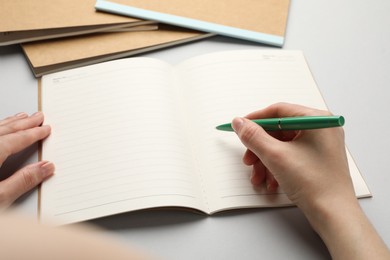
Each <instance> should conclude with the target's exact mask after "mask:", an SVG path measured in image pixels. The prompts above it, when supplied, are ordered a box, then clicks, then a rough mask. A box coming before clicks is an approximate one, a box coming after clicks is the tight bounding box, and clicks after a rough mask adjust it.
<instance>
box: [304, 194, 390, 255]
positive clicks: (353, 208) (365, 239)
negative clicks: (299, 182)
mask: <svg viewBox="0 0 390 260" xmlns="http://www.w3.org/2000/svg"><path fill="white" fill-rule="evenodd" d="M335 200H337V199H335ZM316 207H317V208H316V209H315V210H311V212H305V214H306V216H307V217H308V219H309V221H310V223H311V225H312V226H313V228H314V229H315V230H316V231H317V232H318V234H319V235H320V236H321V238H322V239H323V241H324V243H325V244H326V246H327V247H328V250H329V252H330V254H331V255H332V258H333V259H390V253H389V249H388V248H387V246H386V245H385V243H384V242H383V241H382V239H381V238H380V236H379V235H378V233H377V232H376V230H375V229H374V227H373V226H372V224H371V223H370V221H369V220H368V219H367V217H366V215H365V214H364V212H363V210H362V209H361V207H360V205H359V204H358V202H357V200H356V199H347V200H344V201H340V200H337V201H334V202H333V203H332V202H329V201H328V202H327V203H322V204H321V203H318V204H317V205H316ZM306 211H307V209H306ZM313 212H315V213H314V214H313Z"/></svg>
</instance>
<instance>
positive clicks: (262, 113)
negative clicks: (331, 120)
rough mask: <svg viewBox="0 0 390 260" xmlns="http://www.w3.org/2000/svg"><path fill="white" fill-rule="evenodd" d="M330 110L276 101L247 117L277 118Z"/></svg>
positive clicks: (326, 112)
mask: <svg viewBox="0 0 390 260" xmlns="http://www.w3.org/2000/svg"><path fill="white" fill-rule="evenodd" d="M329 114H330V113H329V112H328V111H324V110H318V109H313V108H309V107H305V106H301V105H296V104H290V103H276V104H273V105H271V106H269V107H266V108H265V109H261V110H258V111H255V112H252V113H250V114H248V115H246V116H245V117H246V118H248V119H260V118H275V117H276V118H277V117H292V116H310V115H312V116H314V115H329Z"/></svg>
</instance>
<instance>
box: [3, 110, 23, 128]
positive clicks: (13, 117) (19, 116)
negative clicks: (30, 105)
mask: <svg viewBox="0 0 390 260" xmlns="http://www.w3.org/2000/svg"><path fill="white" fill-rule="evenodd" d="M26 117H28V115H27V114H26V113H24V112H22V113H18V114H16V115H14V116H10V117H7V118H5V119H3V120H0V126H2V125H5V124H8V123H10V122H12V121H15V120H17V119H21V118H26Z"/></svg>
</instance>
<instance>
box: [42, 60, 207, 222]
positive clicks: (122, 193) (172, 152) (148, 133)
mask: <svg viewBox="0 0 390 260" xmlns="http://www.w3.org/2000/svg"><path fill="white" fill-rule="evenodd" d="M171 76H172V74H171V68H170V67H169V66H168V65H166V64H164V63H162V62H159V61H153V60H152V59H147V58H146V59H141V58H138V59H128V60H120V61H115V62H108V63H104V64H99V65H94V66H91V67H85V68H80V69H74V70H70V71H67V72H61V73H56V74H52V75H49V76H45V77H44V78H43V82H42V110H43V112H44V113H45V124H49V125H51V127H52V134H51V136H50V137H49V138H48V139H47V140H45V142H44V144H43V159H44V160H49V161H52V162H54V163H55V165H56V172H55V175H54V176H53V177H52V178H50V179H49V180H48V181H46V182H45V183H44V184H43V186H42V193H41V216H42V221H44V222H45V221H54V222H56V223H58V224H66V223H72V222H77V221H82V220H86V219H92V218H97V217H102V216H106V215H111V214H116V213H121V212H125V211H130V210H136V209H142V208H149V207H159V206H188V207H194V208H198V209H202V207H201V202H202V201H201V200H200V199H199V198H200V195H199V194H200V193H199V191H198V188H197V186H196V185H197V183H198V179H197V176H196V175H191V171H192V169H191V168H192V165H191V164H192V163H191V157H190V154H189V149H188V147H187V145H188V144H187V139H186V138H185V137H183V129H182V124H181V122H180V121H178V120H177V118H178V116H177V112H176V111H177V110H178V108H177V107H176V105H175V104H176V101H177V100H176V99H177V93H176V90H175V88H174V87H173V86H172V84H171V82H170V80H171Z"/></svg>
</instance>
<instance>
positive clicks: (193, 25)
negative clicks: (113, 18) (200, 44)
mask: <svg viewBox="0 0 390 260" xmlns="http://www.w3.org/2000/svg"><path fill="white" fill-rule="evenodd" d="M202 1H203V2H202ZM205 1H206V2H205ZM205 1H204V0H197V1H191V2H186V1H177V0H176V1H158V2H155V3H158V4H156V8H150V5H151V4H153V1H152V2H148V1H146V2H148V3H146V5H145V6H146V7H148V6H149V8H140V7H139V5H138V4H139V2H137V1H128V3H127V2H125V3H126V4H123V3H115V2H114V1H106V0H97V1H96V5H95V8H96V10H98V11H104V12H110V13H113V14H118V15H125V16H131V17H135V18H140V19H145V20H153V21H158V22H161V23H166V24H171V25H176V26H181V27H186V28H190V29H194V30H199V31H204V32H210V33H215V34H219V35H224V36H229V37H234V38H238V39H243V40H248V41H253V42H257V43H263V44H268V45H273V46H278V47H281V46H283V43H284V33H285V28H286V23H287V15H288V7H289V0H262V1H247V0H240V1H226V2H225V1H215V0H214V1H210V2H208V0H205ZM122 2H123V1H122ZM141 2H142V1H141ZM144 2H145V1H144ZM246 2H248V3H246ZM186 3H187V5H186ZM188 3H191V4H188ZM204 3H207V4H204ZM249 3H251V4H252V6H251V5H249ZM136 4H137V5H136ZM254 4H256V6H253V5H254ZM140 5H141V6H142V5H143V3H141V4H140ZM169 5H171V6H169ZM180 5H183V6H181V7H180ZM210 5H214V7H210ZM165 7H167V8H165ZM172 7H173V8H172ZM183 7H184V8H183ZM185 7H188V8H187V10H186V8H185ZM190 8H191V9H190ZM202 8H204V10H202ZM152 9H155V10H152ZM156 10H158V11H156ZM160 10H162V11H160ZM165 10H170V11H171V10H173V12H168V11H165ZM175 10H176V12H175ZM177 10H179V11H177ZM182 10H185V11H184V12H183V11H182ZM192 10H194V11H193V12H191V11H192ZM195 10H196V11H195ZM181 12H182V13H184V15H180V13H181ZM213 12H214V13H213ZM196 13H202V15H199V17H200V19H199V18H198V16H197V15H196ZM206 15H209V17H211V19H203V18H204V17H206ZM250 15H251V17H250ZM191 16H192V17H191ZM214 18H215V19H214ZM227 18H228V19H227ZM213 19H214V20H215V21H216V22H215V21H213ZM218 19H219V20H218ZM221 19H224V20H221ZM219 21H223V22H219ZM234 22H237V24H238V25H240V26H235V24H234ZM241 25H244V26H241ZM246 25H248V26H246ZM243 27H248V28H249V29H247V28H243ZM252 28H254V29H252ZM258 28H259V29H258Z"/></svg>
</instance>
